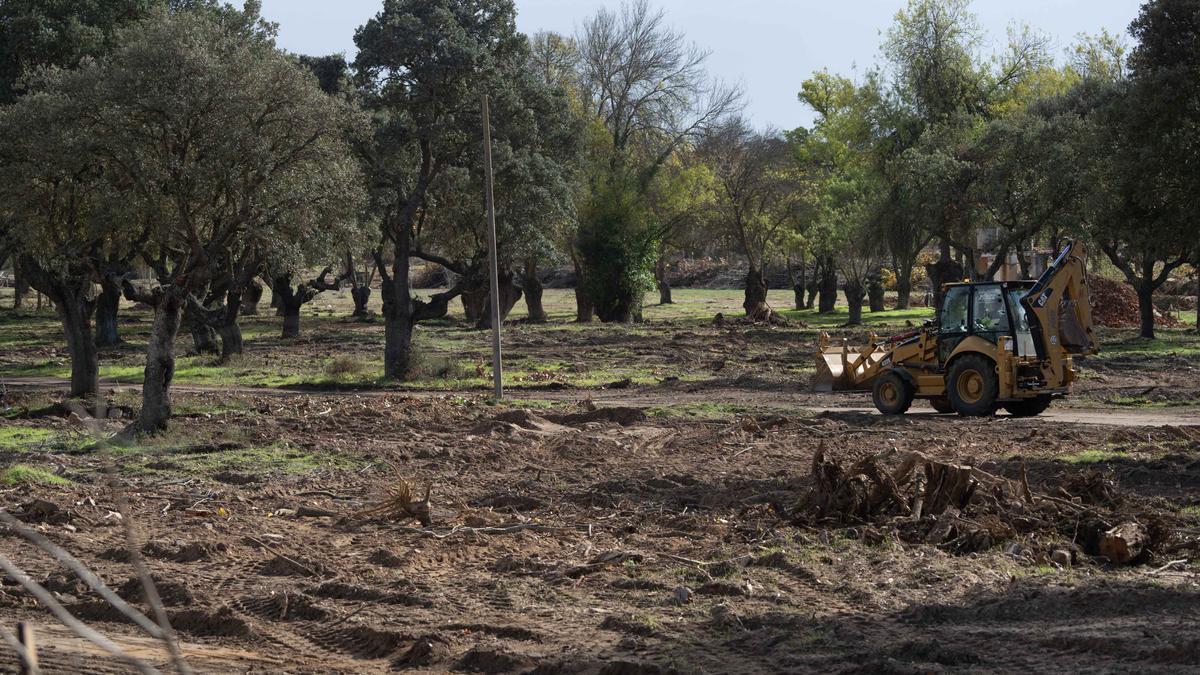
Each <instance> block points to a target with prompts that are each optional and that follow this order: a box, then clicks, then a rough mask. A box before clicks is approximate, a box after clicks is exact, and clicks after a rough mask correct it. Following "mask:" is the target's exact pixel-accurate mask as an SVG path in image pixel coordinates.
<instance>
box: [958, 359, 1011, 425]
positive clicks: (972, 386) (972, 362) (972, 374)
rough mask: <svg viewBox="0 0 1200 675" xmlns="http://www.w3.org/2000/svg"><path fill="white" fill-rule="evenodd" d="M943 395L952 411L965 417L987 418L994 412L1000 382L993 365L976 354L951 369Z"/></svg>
mask: <svg viewBox="0 0 1200 675" xmlns="http://www.w3.org/2000/svg"><path fill="white" fill-rule="evenodd" d="M946 393H947V394H948V395H949V398H950V405H952V406H954V411H955V412H957V413H958V414H959V415H962V416H964V417H986V416H988V415H993V414H995V412H996V398H997V396H998V395H999V393H1000V382H999V379H998V378H997V377H996V366H994V365H993V364H992V362H991V361H989V360H988V359H986V358H984V357H983V356H980V355H978V354H968V355H966V356H963V357H961V358H959V359H958V360H956V361H955V362H954V365H953V366H951V367H950V375H949V378H948V379H947V380H946Z"/></svg>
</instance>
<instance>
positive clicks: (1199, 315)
mask: <svg viewBox="0 0 1200 675" xmlns="http://www.w3.org/2000/svg"><path fill="white" fill-rule="evenodd" d="M1192 266H1193V267H1194V268H1195V272H1196V332H1197V333H1200V260H1197V261H1196V262H1194V263H1192Z"/></svg>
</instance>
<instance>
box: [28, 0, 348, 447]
mask: <svg viewBox="0 0 1200 675" xmlns="http://www.w3.org/2000/svg"><path fill="white" fill-rule="evenodd" d="M120 38H121V39H120V44H121V46H120V47H118V48H117V49H116V50H115V51H114V52H113V53H112V55H111V56H109V57H108V58H106V59H102V60H100V61H97V62H93V63H86V64H84V65H82V66H81V67H80V68H79V69H77V70H75V71H70V72H64V73H60V74H58V75H57V76H56V77H54V78H53V79H52V80H51V81H50V82H49V83H48V84H47V86H46V91H47V92H49V93H54V94H58V95H61V96H64V97H67V98H69V99H70V100H72V101H75V102H77V105H78V110H79V111H81V114H79V115H78V116H71V117H70V118H68V119H64V120H62V123H63V126H64V128H67V129H69V130H70V132H71V133H73V134H78V135H79V136H80V137H83V138H86V139H88V141H87V142H88V151H89V154H90V155H91V156H92V157H95V158H97V159H98V160H99V161H100V162H101V163H102V164H103V166H104V167H105V174H106V176H108V177H109V180H110V181H111V183H112V185H114V186H115V188H114V189H115V190H116V191H117V196H118V198H119V199H120V202H121V203H122V204H123V208H124V209H125V210H126V212H127V213H128V216H127V218H126V219H125V222H127V223H138V224H143V223H144V224H145V227H146V231H145V233H144V237H142V241H143V242H144V243H143V244H142V247H141V253H142V258H143V260H144V262H145V263H146V264H147V265H148V266H149V267H150V268H151V269H152V270H153V271H154V272H155V275H156V277H157V285H154V286H152V287H150V288H138V287H136V286H135V285H134V284H130V283H126V285H125V291H126V296H127V297H129V298H130V299H136V300H139V301H142V302H146V303H147V304H149V305H151V306H152V307H153V308H154V312H155V315H154V323H153V326H152V329H151V336H150V342H149V345H148V349H147V365H146V374H145V379H144V382H143V388H142V398H143V401H142V410H141V413H140V415H139V418H138V420H137V422H136V423H135V424H134V425H133V427H132V428H131V430H133V431H143V432H154V431H157V430H159V429H162V428H164V427H165V426H166V424H167V421H168V419H169V417H170V413H171V404H170V384H171V381H172V379H173V376H174V369H175V337H176V334H177V332H178V329H179V326H180V319H181V314H182V309H183V307H184V306H185V305H186V304H188V303H189V302H195V301H196V298H195V296H196V294H200V293H203V292H204V291H205V290H206V289H207V288H209V285H210V283H211V281H212V279H213V277H214V275H215V274H216V273H217V270H218V265H219V263H220V262H221V261H222V260H226V259H228V258H229V256H230V254H231V252H233V251H237V250H239V248H240V246H241V244H242V243H243V242H246V241H249V240H252V239H258V240H262V241H269V242H272V243H273V244H274V245H275V246H277V248H279V249H280V250H283V251H286V250H288V248H289V242H299V241H303V240H304V239H305V238H307V237H311V236H312V234H313V233H314V232H316V231H319V230H320V229H321V228H325V227H329V223H337V222H341V221H342V220H343V219H344V216H345V214H346V211H347V210H349V211H350V213H354V211H355V209H356V204H355V201H356V200H355V198H354V195H355V194H356V185H357V184H358V180H359V179H358V174H357V172H356V166H355V164H354V162H353V160H352V158H351V157H350V155H349V149H348V147H347V145H346V143H345V141H344V138H343V135H342V129H343V125H344V124H345V117H346V109H345V107H344V106H342V105H340V104H338V103H337V102H336V101H334V100H333V99H332V98H330V97H328V96H326V95H325V94H324V93H322V92H321V90H320V89H318V88H317V86H316V85H315V83H314V82H313V80H312V79H311V77H310V76H309V75H308V74H307V73H305V72H304V71H303V69H301V68H300V67H299V66H298V65H297V64H296V63H295V62H294V61H293V60H291V59H290V58H288V57H287V56H285V55H284V54H282V53H280V52H279V51H278V50H276V49H275V47H274V44H273V40H272V36H271V34H270V32H269V31H266V30H264V26H263V25H262V24H261V23H260V21H259V20H258V19H257V17H255V16H252V15H249V14H247V15H244V16H243V17H242V19H239V20H238V21H222V20H221V19H220V18H219V17H215V16H213V15H211V14H208V13H199V12H173V13H170V14H158V15H156V16H155V17H153V18H152V19H150V20H148V21H146V22H143V23H140V24H138V25H136V26H135V27H131V28H130V29H129V33H128V34H125V35H121V36H120ZM141 234H142V233H139V236H140V235H141Z"/></svg>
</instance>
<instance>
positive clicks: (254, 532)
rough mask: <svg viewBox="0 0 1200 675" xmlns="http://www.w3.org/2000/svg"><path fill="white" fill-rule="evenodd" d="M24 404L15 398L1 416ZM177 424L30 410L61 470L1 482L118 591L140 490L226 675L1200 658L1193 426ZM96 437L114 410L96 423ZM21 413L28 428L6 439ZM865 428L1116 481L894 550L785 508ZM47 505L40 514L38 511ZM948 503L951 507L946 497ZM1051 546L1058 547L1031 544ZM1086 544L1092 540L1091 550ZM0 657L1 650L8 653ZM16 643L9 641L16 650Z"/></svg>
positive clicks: (478, 406)
mask: <svg viewBox="0 0 1200 675" xmlns="http://www.w3.org/2000/svg"><path fill="white" fill-rule="evenodd" d="M25 403H29V404H30V405H31V406H36V405H37V404H38V403H39V399H37V398H36V397H35V396H33V395H30V396H29V398H28V399H27V400H24V401H23V400H22V397H20V396H18V397H17V400H15V401H11V402H10V404H12V405H15V406H16V408H14V409H15V410H20V409H21V406H23V405H25ZM180 403H181V405H182V406H183V407H184V408H185V409H191V410H194V411H195V412H191V413H185V414H184V415H183V416H182V417H181V419H179V420H178V421H177V424H176V428H175V430H174V431H173V432H171V433H170V435H169V437H167V438H163V439H159V440H157V441H155V442H154V443H153V444H151V445H148V446H146V447H140V448H132V449H131V448H125V449H110V450H97V449H95V448H89V447H88V446H89V445H90V444H91V442H92V440H91V436H90V435H89V434H87V433H86V432H83V431H81V430H80V427H79V426H78V424H77V423H72V422H71V421H68V420H66V419H63V418H60V417H53V416H50V417H40V416H38V415H37V411H36V409H35V410H32V411H31V412H30V413H29V414H27V415H26V414H18V415H14V417H16V419H11V420H8V421H6V422H4V424H5V427H3V428H6V429H7V430H8V431H9V437H10V438H11V436H12V434H13V433H16V431H14V430H21V429H25V430H28V429H38V430H42V432H44V433H41V434H37V435H36V436H37V438H38V439H39V440H37V441H31V442H27V443H24V444H22V445H20V446H19V447H15V448H14V447H13V444H12V443H10V444H9V447H7V448H5V454H6V455H9V457H16V458H19V459H20V461H22V462H27V463H36V464H39V465H42V466H53V467H55V470H56V473H57V475H59V476H62V477H64V478H66V479H69V480H71V481H72V483H71V484H68V485H39V484H18V485H14V486H10V487H8V488H6V489H5V494H4V501H5V503H6V504H7V505H8V507H9V509H10V510H11V511H13V512H15V513H22V514H25V517H26V519H27V520H28V521H29V522H34V523H40V524H41V528H42V529H43V530H44V531H45V532H46V533H47V534H48V535H49V536H50V537H51V538H52V539H54V540H55V541H57V542H59V543H60V544H61V545H63V546H65V547H67V548H68V549H70V550H72V551H73V552H75V553H76V554H77V555H78V556H79V557H80V558H81V559H83V560H85V561H87V562H88V563H89V564H91V565H92V566H93V568H94V569H95V570H96V571H97V572H98V573H99V574H100V575H101V576H102V577H103V578H104V579H105V580H106V581H107V582H108V583H109V584H110V585H111V586H112V587H113V588H117V589H122V590H123V591H124V592H127V593H128V594H130V595H131V597H132V599H134V600H137V599H138V598H137V597H136V596H137V591H136V584H134V583H133V581H132V579H133V571H132V570H131V568H130V566H129V564H128V562H127V561H126V558H127V554H126V552H125V550H124V547H123V544H122V541H123V539H122V536H121V531H120V528H119V527H117V526H116V522H115V518H114V517H113V515H112V510H113V502H112V495H111V492H110V491H109V489H108V488H107V485H106V483H105V480H104V471H105V467H106V465H108V464H110V463H112V464H114V465H115V466H116V467H117V470H118V473H119V475H120V476H121V478H122V481H123V483H124V484H125V485H126V490H127V491H128V492H129V495H130V498H131V501H132V502H133V517H134V520H135V522H136V524H137V527H138V528H139V529H140V531H141V533H142V536H143V537H144V538H145V540H146V543H145V545H144V547H143V552H144V553H145V554H146V556H147V557H148V559H149V561H150V564H151V566H152V569H153V572H154V575H155V577H156V578H157V579H159V582H160V588H161V591H162V594H163V596H164V598H165V602H166V604H167V605H168V606H169V608H170V611H171V616H172V619H173V621H174V624H175V626H176V627H177V628H178V629H179V631H180V632H181V633H182V635H183V636H184V638H185V639H186V641H187V645H186V650H187V652H188V654H189V656H190V658H191V659H192V661H193V662H194V664H195V665H196V666H197V667H198V668H201V669H203V670H207V671H211V672H218V671H224V672H228V671H231V670H238V671H255V672H279V671H287V672H382V671H388V670H393V669H405V668H414V669H422V670H433V671H443V670H458V671H474V672H527V671H537V672H671V671H679V672H765V671H814V672H816V671H820V672H829V671H842V672H880V671H887V672H928V671H938V670H972V671H978V670H993V671H1011V670H1035V669H1036V670H1075V669H1078V668H1079V667H1080V666H1082V665H1083V664H1085V663H1086V664H1087V666H1088V667H1089V668H1095V669H1098V670H1132V669H1135V668H1136V669H1138V670H1142V671H1148V672H1168V671H1176V672H1177V671H1179V670H1183V669H1190V668H1194V667H1196V666H1198V665H1200V641H1197V638H1196V635H1195V631H1194V626H1195V622H1196V620H1197V619H1200V598H1198V596H1197V592H1198V588H1197V576H1196V571H1197V568H1196V567H1195V566H1194V565H1193V564H1192V563H1191V562H1184V563H1175V564H1174V565H1171V566H1167V567H1164V566H1165V565H1167V563H1169V562H1171V561H1174V560H1184V559H1186V560H1192V559H1194V558H1195V555H1196V553H1197V546H1198V545H1200V542H1198V541H1197V537H1196V535H1197V533H1200V513H1198V511H1197V508H1196V507H1197V505H1198V504H1200V499H1198V498H1197V495H1198V493H1197V488H1198V487H1200V454H1198V453H1200V428H1194V427H1193V428H1187V427H1167V428H1159V429H1149V430H1139V431H1127V430H1123V429H1114V428H1113V427H1102V426H1076V425H1069V424H1060V423H1047V422H1045V421H1041V420H1013V419H1005V418H996V419H991V420H973V421H964V420H959V419H955V418H947V417H919V418H899V419H889V418H882V417H877V416H869V415H863V414H859V413H853V412H848V413H824V414H820V415H816V416H784V415H778V414H774V413H762V414H740V415H726V416H722V415H715V416H712V417H709V418H706V419H681V418H676V417H670V416H665V417H646V416H645V415H644V413H642V412H640V411H638V410H636V409H623V408H604V407H602V408H599V409H595V410H593V409H592V408H591V406H588V405H586V404H574V405H557V406H554V407H549V408H541V409H536V410H531V411H530V410H524V409H521V408H517V407H512V408H509V407H498V406H493V405H487V404H485V403H484V402H482V401H480V400H475V399H471V398H462V397H447V398H441V399H437V398H428V397H419V398H416V397H405V396H403V395H388V396H373V397H361V398H355V397H347V396H336V397H334V396H328V397H327V396H321V395H312V396H308V395H299V394H294V395H289V396H284V397H280V396H261V395H245V394H232V395H224V394H223V395H216V394H185V395H183V396H182V397H181V401H180ZM107 424H109V425H110V426H111V427H112V428H114V429H115V428H117V427H118V426H119V424H120V423H119V422H110V423H107ZM27 433H28V432H27ZM822 446H823V447H824V448H825V449H826V452H827V453H829V454H831V455H834V456H836V457H840V458H847V459H848V458H852V457H856V456H860V455H862V454H864V453H875V452H878V451H879V450H880V449H881V448H889V447H890V448H896V449H898V450H900V451H906V450H919V451H920V452H922V453H925V454H926V455H929V456H931V457H934V458H940V459H944V460H954V461H964V460H965V461H969V462H971V463H973V464H976V465H978V466H980V467H981V468H983V469H985V470H987V471H989V472H992V473H994V474H997V475H1005V476H1010V477H1011V476H1016V475H1018V474H1019V471H1020V467H1021V466H1022V465H1024V466H1025V467H1026V468H1027V471H1028V476H1029V482H1030V485H1031V486H1032V487H1033V489H1034V490H1035V491H1036V492H1038V493H1039V494H1043V493H1044V494H1062V493H1060V492H1058V489H1059V488H1065V489H1068V491H1069V490H1070V489H1074V488H1073V487H1072V486H1075V485H1077V484H1079V478H1080V477H1081V476H1085V475H1086V476H1091V475H1092V474H1093V473H1094V472H1100V473H1102V474H1103V475H1104V476H1105V480H1107V481H1110V484H1111V490H1112V493H1113V494H1114V495H1116V496H1117V500H1116V501H1115V502H1114V504H1097V503H1094V502H1091V501H1088V499H1087V497H1086V495H1078V494H1076V495H1071V497H1073V498H1075V499H1076V504H1077V505H1078V509H1075V510H1072V512H1074V513H1077V515H1078V516H1079V517H1078V518H1076V519H1075V521H1076V522H1069V521H1070V520H1071V519H1070V518H1068V519H1067V521H1064V522H1058V523H1051V524H1048V525H1046V526H1040V527H1035V528H1033V529H1031V530H1029V531H1027V532H1022V533H1020V534H1018V535H1016V536H1013V537H1011V538H1009V539H1007V540H1004V541H996V542H993V543H992V544H991V545H989V546H987V547H983V548H980V549H979V550H969V551H964V550H955V549H954V548H953V547H951V546H935V545H927V544H920V545H913V544H909V543H906V542H905V540H904V537H903V528H901V527H899V526H898V525H897V523H894V522H890V521H880V522H864V523H856V524H848V523H844V522H843V523H836V524H835V523H829V524H822V523H812V522H807V523H805V524H798V518H799V519H800V520H803V518H800V517H801V516H803V514H799V513H795V512H793V509H794V507H795V505H796V504H798V503H799V502H801V501H802V499H803V498H804V496H805V494H806V493H807V491H808V490H809V489H810V488H811V485H812V481H811V477H810V476H809V471H810V464H811V462H812V456H813V454H814V453H815V452H816V451H817V449H818V448H819V447H822ZM401 476H402V477H403V478H404V479H405V480H407V481H410V482H411V483H412V485H413V486H414V488H415V490H416V492H418V493H421V492H423V490H424V488H425V487H426V486H427V485H431V486H432V503H433V519H434V525H433V526H432V527H430V528H421V527H419V526H418V525H417V523H415V522H400V521H398V520H396V519H380V518H372V517H365V516H359V515H356V514H357V513H360V512H361V511H364V510H366V509H367V508H368V507H370V506H371V505H374V504H378V503H380V502H381V501H383V500H385V499H386V497H387V494H388V491H389V490H390V489H394V488H395V487H396V485H397V484H398V481H399V480H400V477H401ZM35 500H44V501H45V502H48V503H50V504H53V505H55V506H56V507H58V508H57V509H55V508H51V507H46V506H45V505H44V504H42V505H38V504H35ZM1092 511H1095V512H1096V513H1097V514H1101V517H1102V518H1105V519H1108V520H1111V521H1114V522H1115V521H1116V520H1126V519H1130V520H1138V521H1142V522H1151V521H1154V522H1159V521H1161V522H1163V523H1166V525H1164V527H1167V528H1169V530H1170V533H1169V534H1163V535H1161V538H1160V540H1159V541H1158V542H1157V543H1156V546H1157V547H1158V548H1156V549H1155V550H1154V551H1152V552H1151V553H1149V554H1147V556H1146V558H1145V560H1144V562H1143V564H1140V565H1135V566H1129V567H1115V566H1110V565H1108V564H1106V563H1105V562H1104V561H1103V560H1101V559H1099V558H1097V557H1095V556H1094V555H1091V554H1089V552H1088V550H1087V544H1086V542H1084V541H1083V537H1081V536H1080V535H1078V534H1076V533H1074V532H1073V528H1074V529H1075V530H1077V529H1079V527H1080V525H1079V522H1078V521H1082V520H1086V519H1087V518H1086V517H1085V516H1088V515H1090V512H1092ZM964 513H969V510H968V511H966V512H964ZM1055 550H1066V551H1069V552H1070V553H1071V554H1072V557H1073V559H1074V560H1073V562H1072V563H1070V564H1067V565H1065V566H1059V565H1056V564H1054V563H1053V562H1051V559H1050V556H1051V555H1052V553H1053V552H1054V551H1055ZM0 551H2V552H3V554H4V555H6V556H8V557H9V558H11V559H13V560H15V561H18V562H19V563H20V564H22V565H23V566H25V567H26V569H28V570H29V571H30V573H31V574H32V575H33V576H34V577H35V578H37V579H42V580H45V583H46V585H47V587H48V588H50V589H51V590H52V591H54V592H55V593H57V594H58V596H59V598H60V599H61V600H62V601H63V602H64V603H65V604H66V605H67V606H68V607H69V608H70V609H72V610H73V611H74V612H75V613H76V614H77V615H79V616H80V617H81V618H84V619H86V620H88V621H90V622H92V623H93V624H94V625H96V626H97V627H99V628H101V629H103V630H104V631H105V632H106V633H108V634H110V635H113V636H115V637H119V638H121V641H122V642H123V644H126V645H128V646H130V647H131V648H137V649H139V650H141V652H142V653H145V654H149V655H153V656H154V658H156V659H157V660H158V661H159V662H160V664H162V665H165V657H166V655H165V653H163V652H161V650H158V649H157V646H156V645H154V644H153V643H152V642H149V641H147V640H145V639H142V638H137V637H136V636H137V634H138V633H137V630H136V629H135V627H133V626H131V625H129V624H127V623H124V622H123V621H121V620H120V618H119V617H118V616H117V615H116V614H115V613H114V612H113V610H111V608H109V607H108V606H107V605H105V604H104V603H102V602H100V601H99V600H98V599H97V598H95V597H93V596H92V594H91V593H90V592H87V591H86V590H85V589H84V588H82V587H81V586H80V584H78V583H77V582H74V581H73V579H72V578H70V577H69V576H68V575H66V574H65V573H64V572H63V571H61V570H60V569H58V568H57V567H56V566H55V565H54V564H53V563H52V562H51V561H49V560H47V559H46V558H45V557H44V556H42V555H39V554H38V553H37V552H36V550H35V549H33V548H32V547H30V546H28V545H26V544H24V543H23V542H22V541H21V540H19V539H18V538H17V537H15V536H14V535H13V534H12V533H7V536H4V537H3V539H0ZM1093 553H1094V552H1093ZM0 617H3V618H2V619H0V620H2V621H3V622H4V623H5V624H8V625H12V624H13V622H14V621H16V620H18V619H28V620H32V621H35V622H36V623H38V625H39V626H46V628H45V630H46V631H48V632H47V634H46V636H44V637H46V638H51V639H44V640H43V649H42V655H43V662H44V664H45V665H46V666H47V668H48V669H49V670H51V671H61V672H70V671H88V672H104V671H110V672H118V671H120V670H122V666H121V665H120V664H117V663H115V662H109V661H108V660H106V659H105V658H103V657H101V656H99V655H97V654H95V653H94V651H89V650H87V649H85V648H84V647H83V646H82V645H80V644H78V642H77V641H75V640H71V639H68V638H67V637H66V636H65V635H63V634H62V633H61V631H52V630H51V628H50V627H49V625H48V624H49V623H50V622H49V621H48V619H47V618H46V616H45V615H44V613H43V612H42V611H40V610H39V609H38V608H37V606H36V603H35V602H34V601H33V600H32V599H31V598H30V597H29V596H27V595H25V594H24V593H23V592H21V591H20V590H19V589H18V588H16V587H13V586H11V585H6V586H4V587H2V588H0ZM3 658H8V659H11V657H10V656H8V655H4V657H3ZM10 663H11V661H10Z"/></svg>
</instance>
